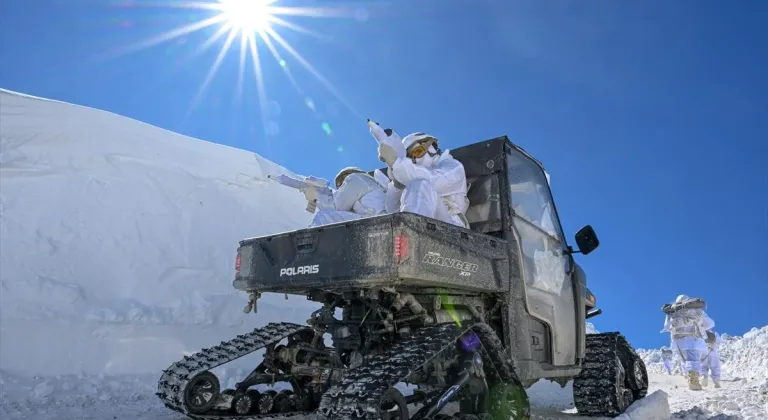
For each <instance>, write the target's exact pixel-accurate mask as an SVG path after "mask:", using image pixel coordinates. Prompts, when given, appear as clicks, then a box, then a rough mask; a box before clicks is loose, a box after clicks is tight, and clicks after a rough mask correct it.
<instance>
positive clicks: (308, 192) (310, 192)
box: [301, 188, 318, 203]
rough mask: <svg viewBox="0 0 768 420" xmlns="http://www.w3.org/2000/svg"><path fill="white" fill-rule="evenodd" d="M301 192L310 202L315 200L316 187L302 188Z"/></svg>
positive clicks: (316, 195)
mask: <svg viewBox="0 0 768 420" xmlns="http://www.w3.org/2000/svg"><path fill="white" fill-rule="evenodd" d="M301 192H303V193H304V198H306V199H307V201H309V202H310V203H314V202H317V197H318V194H317V188H302V190H301Z"/></svg>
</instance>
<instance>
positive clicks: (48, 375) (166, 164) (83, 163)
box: [0, 90, 768, 420]
mask: <svg viewBox="0 0 768 420" xmlns="http://www.w3.org/2000/svg"><path fill="white" fill-rule="evenodd" d="M0 122H1V123H0V183H1V186H0V418H3V419H30V420H43V419H83V420H84V419H104V418H110V419H115V420H118V419H124V420H128V419H136V418H151V419H168V420H171V419H173V420H180V419H182V418H184V417H183V416H179V415H178V414H177V413H173V412H171V411H170V410H168V409H166V408H165V407H163V406H162V405H161V404H160V403H159V400H158V399H157V397H156V396H155V395H154V392H155V389H156V388H155V387H156V384H157V379H158V375H159V372H160V370H161V369H163V368H165V367H167V366H168V365H169V364H170V363H172V362H173V361H176V360H178V359H180V358H181V357H182V356H183V355H184V354H188V353H191V352H194V351H197V350H199V349H200V348H203V347H210V346H211V345H212V344H215V343H218V342H219V341H221V340H224V339H229V338H231V337H233V336H235V335H237V334H240V333H242V332H244V331H247V330H250V329H251V328H254V327H258V326H261V325H264V324H265V323H267V322H270V321H275V320H280V321H293V322H299V323H303V322H305V320H306V318H307V316H308V314H309V312H310V311H311V310H312V309H313V308H315V307H316V305H314V304H311V303H309V302H307V301H305V300H303V299H298V298H293V297H292V298H290V299H289V300H288V301H285V300H284V297H283V296H279V295H277V296H276V295H265V296H264V297H263V298H262V300H261V301H260V302H259V313H258V314H257V315H253V314H250V315H246V314H243V312H242V310H241V309H242V307H243V306H244V305H245V303H246V296H245V295H244V294H243V293H241V292H238V291H236V290H234V289H233V288H232V285H231V281H232V275H233V271H234V267H233V265H234V263H233V259H234V258H233V257H234V252H235V249H236V246H237V243H238V241H239V240H241V239H243V238H244V237H247V236H258V235H266V234H271V233H277V232H280V231H285V230H291V229H296V228H301V227H304V226H307V225H308V223H309V221H310V217H311V215H310V214H309V213H307V212H306V211H305V210H304V208H305V203H304V200H303V197H302V196H301V194H299V193H298V192H296V191H294V190H291V189H289V188H287V187H284V186H281V185H279V184H277V183H274V182H269V181H267V175H270V174H271V175H277V174H279V173H281V172H288V173H290V172H289V171H287V170H286V169H285V168H283V167H281V166H279V165H277V164H275V163H273V162H270V161H268V160H266V159H264V158H262V157H261V156H259V155H257V154H255V153H251V152H247V151H243V150H238V149H234V148H230V147H226V146H221V145H217V144H214V143H209V142H205V141H202V140H197V139H192V138H189V137H185V136H182V135H179V134H175V133H172V132H169V131H166V130H162V129H159V128H157V127H153V126H150V125H147V124H144V123H141V122H138V121H135V120H131V119H129V118H125V117H122V116H118V115H115V114H111V113H108V112H104V111H100V110H95V109H91V108H87V107H82V106H77V105H72V104H67V103H64V102H59V101H52V100H47V99H42V98H36V97H32V96H28V95H23V94H19V93H15V92H10V91H6V90H0ZM587 331H588V332H589V333H597V331H596V330H595V328H594V326H593V325H592V324H591V323H587ZM723 341H724V342H723V345H722V347H721V351H720V352H721V356H722V358H723V362H724V363H723V388H722V389H718V390H714V389H713V388H711V387H710V388H707V389H706V390H704V391H699V392H694V391H689V390H688V389H687V387H686V385H685V381H684V379H683V378H682V377H680V376H669V375H666V374H665V373H663V367H662V365H661V356H660V352H659V350H640V351H639V353H640V354H641V355H642V357H643V359H644V360H645V361H646V363H647V365H648V369H649V372H650V379H651V386H650V394H649V396H648V397H646V398H645V399H643V400H641V401H638V402H637V403H636V404H634V405H633V406H632V407H630V409H629V410H627V412H626V413H625V414H624V415H623V416H621V417H620V418H622V419H624V420H627V419H629V420H637V419H644V420H653V419H666V418H674V419H681V420H696V419H716V418H721V419H727V418H732V419H744V420H756V419H766V418H768V411H767V410H768V406H767V404H768V326H766V327H763V328H755V329H753V330H752V331H749V332H747V333H746V334H744V335H743V336H742V337H737V336H734V337H731V336H725V335H724V336H723ZM258 357H259V353H255V354H253V355H249V356H246V357H244V358H242V359H240V360H238V361H236V362H234V363H232V364H230V365H231V366H230V365H227V366H226V368H222V369H219V370H217V371H216V372H215V373H217V374H218V375H220V377H222V386H223V387H225V388H226V387H232V385H233V384H234V381H235V380H237V379H238V378H242V377H243V376H245V374H247V370H248V368H249V367H252V366H253V364H254V359H257V358H258ZM571 394H572V387H571V384H567V385H566V386H565V387H560V386H559V385H557V384H555V383H553V382H549V381H546V380H542V381H539V383H537V384H535V385H534V386H533V387H531V388H530V389H529V395H530V397H531V401H532V404H533V406H534V409H533V418H534V419H579V418H581V417H580V416H578V414H577V413H576V410H575V408H574V407H573V400H572V395H571ZM718 416H719V417H718ZM593 420H594V419H593Z"/></svg>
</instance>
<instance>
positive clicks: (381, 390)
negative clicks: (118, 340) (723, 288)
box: [157, 292, 529, 419]
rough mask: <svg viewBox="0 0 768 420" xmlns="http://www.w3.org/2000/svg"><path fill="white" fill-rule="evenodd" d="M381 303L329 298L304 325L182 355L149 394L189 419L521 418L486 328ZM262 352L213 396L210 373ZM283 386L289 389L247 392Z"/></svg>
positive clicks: (513, 382) (396, 301)
mask: <svg viewBox="0 0 768 420" xmlns="http://www.w3.org/2000/svg"><path fill="white" fill-rule="evenodd" d="M380 296H381V297H383V298H384V299H381V300H378V299H377V300H371V299H351V300H349V301H346V300H343V298H341V297H339V296H336V297H335V300H334V301H333V302H332V303H328V304H326V305H325V306H324V307H323V308H322V309H320V310H318V311H317V312H315V313H313V314H312V317H311V318H310V319H309V325H307V326H302V325H298V324H291V323H271V324H268V325H267V326H265V327H263V328H257V329H255V330H254V331H253V332H251V333H248V334H244V335H241V336H238V337H236V338H235V339H233V340H230V341H228V342H222V343H221V344H219V345H218V346H215V347H212V348H210V349H203V350H202V351H201V352H199V353H197V354H194V355H192V356H187V357H185V358H184V359H183V360H181V361H179V362H177V363H174V364H173V365H171V366H170V367H169V368H168V369H166V370H165V371H164V373H163V375H162V378H161V379H160V382H159V385H158V393H157V394H158V396H159V397H160V398H161V400H162V401H163V403H164V404H165V405H166V406H167V407H168V408H170V409H173V410H175V411H178V412H181V413H184V414H186V415H188V416H189V417H191V418H194V419H224V418H227V419H231V418H241V419H256V418H274V417H278V418H282V417H294V416H298V415H313V416H318V415H319V416H322V417H327V418H332V419H336V418H338V419H341V418H344V419H380V418H393V419H394V418H399V419H409V418H412V419H420V418H436V417H435V416H436V415H438V413H439V412H440V411H441V410H443V409H444V408H445V407H446V405H447V404H449V403H451V402H459V403H460V405H461V416H462V417H465V418H472V416H476V415H480V416H482V417H488V416H491V417H490V418H499V415H501V416H502V417H503V418H512V419H527V418H528V416H529V413H528V410H529V408H528V401H527V397H526V395H525V391H524V389H523V388H522V385H521V383H520V381H519V380H518V378H517V377H516V376H515V374H514V370H513V368H512V365H511V360H510V359H509V357H508V355H507V354H506V352H505V350H504V348H503V345H502V343H501V341H500V340H499V338H498V336H497V335H496V332H495V331H494V330H493V328H492V327H491V326H489V325H488V324H486V323H484V322H475V321H473V320H472V319H471V316H470V315H469V314H466V313H464V311H462V310H455V311H451V312H453V313H451V312H449V311H445V310H438V311H427V310H425V309H424V308H423V307H422V305H421V304H420V303H419V302H418V301H417V300H416V298H415V297H414V296H413V295H410V294H403V295H400V294H396V293H384V292H382V293H380ZM342 302H344V303H346V305H338V304H340V303H342ZM337 305H338V306H342V308H343V309H342V313H343V317H342V319H340V320H339V319H335V318H334V317H333V312H334V309H335V308H336V307H337ZM446 321H447V322H446ZM324 334H329V335H330V337H331V339H332V341H333V346H332V347H326V346H325V344H324V340H323V335H324ZM260 349H264V350H265V356H264V360H263V361H262V363H261V364H259V365H258V367H256V369H254V371H253V372H251V374H250V375H248V377H247V378H244V380H243V381H242V382H240V383H238V384H237V388H236V389H233V390H221V389H220V384H219V381H218V379H217V378H216V377H215V376H214V375H213V374H212V373H211V372H210V370H211V369H213V368H215V367H217V366H220V365H222V364H224V363H228V362H231V361H233V360H235V359H237V358H240V357H242V356H245V355H247V354H249V353H252V352H254V351H257V350H260ZM281 382H282V383H289V384H290V388H291V389H290V390H283V391H280V392H275V391H273V390H269V391H262V392H258V391H256V390H254V389H253V388H252V387H256V386H258V385H273V384H275V383H281ZM404 383H406V384H414V385H418V389H417V390H416V392H414V393H413V394H412V395H408V396H407V397H405V396H404V395H403V393H402V392H401V391H399V390H398V389H397V388H395V387H394V386H395V385H398V384H404ZM501 395H504V397H503V398H499V397H500V396H501ZM493 396H495V397H493ZM491 401H497V402H498V401H504V403H503V404H491V403H490V402H491ZM409 409H410V411H411V412H413V411H415V412H414V413H413V415H411V414H409ZM494 414H496V415H494ZM467 416H469V417H467ZM439 417H448V416H444V415H443V416H439Z"/></svg>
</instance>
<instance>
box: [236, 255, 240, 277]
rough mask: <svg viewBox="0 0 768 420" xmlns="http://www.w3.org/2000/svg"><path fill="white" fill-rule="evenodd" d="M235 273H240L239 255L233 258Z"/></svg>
mask: <svg viewBox="0 0 768 420" xmlns="http://www.w3.org/2000/svg"><path fill="white" fill-rule="evenodd" d="M235 271H236V272H238V273H239V272H240V253H239V252H238V253H237V258H235Z"/></svg>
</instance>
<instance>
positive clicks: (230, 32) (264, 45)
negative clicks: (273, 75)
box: [111, 0, 363, 131]
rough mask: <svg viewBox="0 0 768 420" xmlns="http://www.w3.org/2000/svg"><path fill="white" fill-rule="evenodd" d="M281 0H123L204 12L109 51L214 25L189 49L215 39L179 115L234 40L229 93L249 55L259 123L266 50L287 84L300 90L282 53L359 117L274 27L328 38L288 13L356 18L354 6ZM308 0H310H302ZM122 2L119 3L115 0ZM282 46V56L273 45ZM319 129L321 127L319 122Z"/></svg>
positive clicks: (119, 52) (202, 47) (238, 93)
mask: <svg viewBox="0 0 768 420" xmlns="http://www.w3.org/2000/svg"><path fill="white" fill-rule="evenodd" d="M280 1H281V0H144V1H141V2H127V3H125V4H124V5H123V6H122V7H130V8H139V7H158V8H172V9H177V10H179V11H180V12H181V11H184V10H187V11H197V12H204V15H203V16H202V18H201V17H200V15H196V16H195V18H194V19H191V22H189V23H187V24H184V25H182V26H178V27H175V28H172V29H170V30H168V31H165V32H163V33H160V34H158V35H156V36H153V37H151V38H149V39H146V40H143V41H141V42H138V43H135V44H132V45H128V46H126V47H123V48H120V49H118V50H117V51H114V52H113V53H112V54H111V55H118V56H119V55H123V54H127V53H131V52H136V51H139V50H143V49H145V48H149V47H153V46H156V45H159V44H163V43H166V42H169V41H173V40H176V39H180V38H184V37H186V36H188V35H190V34H192V33H194V32H198V31H200V30H204V29H206V28H212V27H213V28H216V27H217V29H216V30H214V31H212V33H211V35H210V36H209V37H208V38H207V39H206V40H204V41H203V42H202V43H201V44H200V45H199V47H197V48H196V51H195V52H194V54H201V53H203V52H204V51H206V50H208V49H209V48H211V47H212V46H213V45H215V44H220V45H221V47H220V49H219V52H218V54H217V55H216V58H215V59H214V61H213V64H212V65H211V67H210V69H209V70H208V73H207V75H206V77H205V79H204V80H203V81H202V83H201V85H200V87H199V88H198V89H197V92H196V93H195V96H194V98H192V103H191V104H190V107H189V109H188V110H187V113H186V115H185V117H184V119H185V120H186V118H187V117H188V116H189V114H190V113H191V112H192V110H193V109H195V108H196V107H197V105H198V104H199V103H200V101H201V100H203V97H204V96H205V94H206V91H207V90H208V87H209V85H210V84H211V82H212V81H213V79H214V78H215V77H216V74H217V73H218V70H219V68H220V67H221V64H222V62H223V61H224V60H225V57H226V56H227V55H228V53H229V51H230V50H231V49H233V47H234V48H237V46H238V45H239V49H240V51H239V54H238V55H239V59H240V63H239V64H240V65H239V68H238V74H237V90H236V92H235V98H236V99H237V100H240V99H241V97H242V94H243V83H244V79H245V70H246V62H247V61H248V60H249V59H250V61H251V62H252V65H251V66H250V67H251V70H252V71H253V76H254V79H255V81H256V92H257V96H258V102H259V108H260V111H261V112H260V113H261V121H262V127H265V130H266V127H267V122H268V121H267V115H266V109H267V105H268V99H267V92H266V83H265V81H264V77H263V72H262V60H263V59H264V58H265V57H266V56H268V55H271V56H272V57H273V58H274V59H275V61H276V62H277V63H279V65H280V67H281V69H282V70H283V72H284V73H285V75H286V76H287V78H288V80H289V81H290V83H291V85H293V87H294V88H295V89H296V91H297V92H298V93H299V94H301V95H305V93H304V90H303V89H302V88H301V87H300V86H299V84H298V82H297V81H296V79H295V78H294V76H293V74H292V71H291V70H290V65H289V64H288V61H287V60H286V58H288V59H291V58H292V59H293V60H294V61H295V62H297V63H298V64H299V65H300V66H301V67H303V68H304V69H305V70H306V71H308V72H309V73H310V74H311V75H313V76H314V77H315V78H316V79H317V80H318V81H319V82H320V83H321V84H322V85H323V86H324V87H325V88H327V89H328V90H329V91H330V92H331V94H333V96H334V97H335V98H336V99H337V100H338V101H339V102H341V103H342V104H344V105H345V106H346V107H347V108H348V109H349V110H350V111H351V112H352V113H353V114H355V116H356V117H357V118H361V119H362V118H363V117H362V116H361V115H360V113H359V112H357V110H356V109H355V108H354V107H353V106H352V105H351V104H350V103H349V102H348V101H347V100H346V99H345V98H344V97H343V96H342V95H341V93H340V92H339V91H338V90H337V89H336V88H335V86H333V84H332V83H331V82H330V81H329V80H327V79H326V78H325V77H324V76H323V75H322V74H320V72H319V71H318V70H317V69H316V68H315V67H314V66H313V65H312V64H310V62H309V61H308V60H307V59H305V58H304V57H303V56H302V55H301V54H300V53H299V52H298V51H296V49H295V48H294V47H293V46H291V45H290V44H289V43H288V41H287V40H286V39H285V38H283V36H282V35H280V33H279V31H278V30H279V29H289V30H292V31H295V32H299V33H302V34H304V35H310V36H312V37H315V38H318V39H320V40H324V41H329V38H328V37H327V36H325V35H323V34H319V33H317V32H315V31H313V30H311V29H308V28H306V27H305V26H302V25H300V24H298V23H295V22H293V21H292V19H289V18H297V17H304V18H342V19H353V20H354V19H357V18H358V17H357V16H358V12H359V8H358V9H353V8H350V7H348V6H336V7H320V6H309V7H299V6H284V5H280V4H279V2H280ZM302 1H306V2H313V1H314V0H302ZM121 4H122V3H121ZM279 49H282V50H283V51H284V52H285V53H287V56H285V57H284V56H283V54H282V53H281V52H280V51H279ZM305 103H306V104H313V105H312V106H311V107H310V106H309V105H307V106H308V107H309V108H310V109H311V110H312V112H315V107H314V101H313V100H312V99H311V98H309V97H307V98H306V100H305ZM323 130H324V131H325V128H323Z"/></svg>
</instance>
